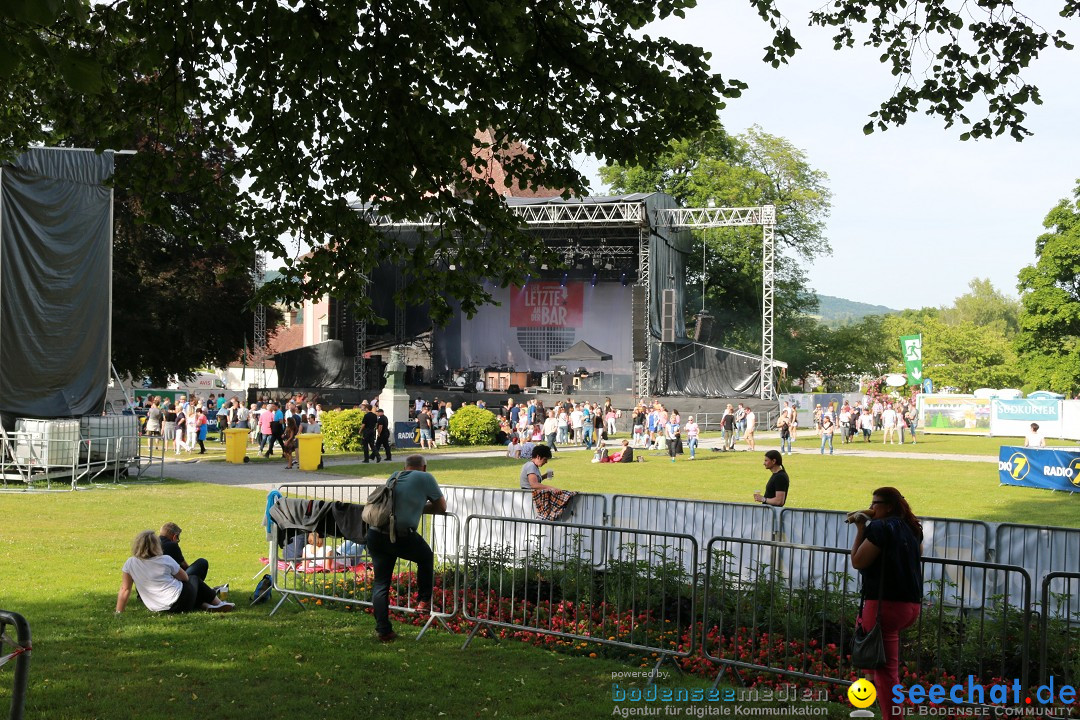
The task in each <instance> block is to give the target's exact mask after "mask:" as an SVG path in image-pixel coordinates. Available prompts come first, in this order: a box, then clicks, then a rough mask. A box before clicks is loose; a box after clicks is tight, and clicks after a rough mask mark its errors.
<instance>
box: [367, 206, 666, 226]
mask: <svg viewBox="0 0 1080 720" xmlns="http://www.w3.org/2000/svg"><path fill="white" fill-rule="evenodd" d="M507 209H508V210H510V212H512V213H513V214H514V215H517V216H518V217H519V218H521V220H522V222H523V223H524V224H525V225H527V226H529V227H548V228H554V227H565V228H574V227H581V226H583V225H585V226H623V227H625V226H627V225H631V226H639V225H644V224H645V222H646V218H645V206H644V205H643V204H642V203H641V202H612V203H535V204H531V205H511V206H509V207H508V208H507ZM367 220H368V222H369V223H370V224H371V225H372V226H374V227H396V228H421V227H437V226H438V225H440V224H442V221H440V219H439V218H437V217H434V216H429V217H425V218H422V219H420V220H409V221H399V220H395V219H393V218H391V217H389V216H386V215H380V214H378V212H375V211H374V209H373V208H368V212H367Z"/></svg>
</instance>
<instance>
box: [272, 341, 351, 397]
mask: <svg viewBox="0 0 1080 720" xmlns="http://www.w3.org/2000/svg"><path fill="white" fill-rule="evenodd" d="M274 365H275V367H277V375H278V387H282V388H298V387H311V388H340V387H352V384H353V358H351V357H345V348H344V345H343V344H342V342H341V341H340V340H329V341H327V342H321V343H319V344H318V345H309V346H308V347H302V348H296V349H295V350H288V351H286V352H282V353H278V354H276V355H274Z"/></svg>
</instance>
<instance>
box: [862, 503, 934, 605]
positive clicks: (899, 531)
mask: <svg viewBox="0 0 1080 720" xmlns="http://www.w3.org/2000/svg"><path fill="white" fill-rule="evenodd" d="M866 542H871V543H873V544H874V545H876V546H877V547H878V548H880V550H881V554H880V555H878V558H877V560H875V561H874V564H873V565H871V566H870V567H868V568H866V569H865V570H863V571H862V579H863V586H862V596H863V597H864V598H866V599H867V600H877V599H878V598H879V597H880V598H881V599H883V600H895V601H897V602H922V563H921V562H920V558H921V557H922V550H921V547H920V543H919V539H918V538H917V537H915V533H914V532H912V530H911V528H910V527H909V526H908V524H907V523H906V522H904V520H903V518H899V517H887V518H882V519H881V520H871V521H870V522H869V523H867V525H866ZM883 573H884V581H883V578H882V574H883Z"/></svg>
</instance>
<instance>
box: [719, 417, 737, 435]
mask: <svg viewBox="0 0 1080 720" xmlns="http://www.w3.org/2000/svg"><path fill="white" fill-rule="evenodd" d="M720 423H721V424H722V425H723V426H724V429H725V430H727V431H729V432H730V431H731V430H734V429H735V413H724V417H723V418H721V419H720Z"/></svg>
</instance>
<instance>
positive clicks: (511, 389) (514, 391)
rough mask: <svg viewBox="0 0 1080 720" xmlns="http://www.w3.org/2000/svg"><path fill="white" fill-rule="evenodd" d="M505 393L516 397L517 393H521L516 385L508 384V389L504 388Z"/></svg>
mask: <svg viewBox="0 0 1080 720" xmlns="http://www.w3.org/2000/svg"><path fill="white" fill-rule="evenodd" d="M506 392H507V394H509V395H517V394H518V393H519V392H521V388H520V387H519V386H518V384H517V383H510V387H508V388H506Z"/></svg>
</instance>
